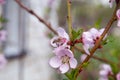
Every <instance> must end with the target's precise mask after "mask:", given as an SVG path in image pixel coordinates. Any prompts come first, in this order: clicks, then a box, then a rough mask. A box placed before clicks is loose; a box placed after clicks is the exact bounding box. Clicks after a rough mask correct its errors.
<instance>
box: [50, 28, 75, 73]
mask: <svg viewBox="0 0 120 80" xmlns="http://www.w3.org/2000/svg"><path fill="white" fill-rule="evenodd" d="M57 33H58V36H55V37H53V38H52V39H51V45H52V46H53V47H54V51H53V52H54V53H55V56H54V57H53V58H51V59H50V62H49V64H50V66H52V67H53V68H56V69H58V70H59V71H60V72H61V73H66V72H67V71H68V70H69V69H70V68H73V69H74V68H76V66H77V60H76V59H75V58H74V54H73V52H72V51H71V50H70V46H69V45H68V44H67V43H68V41H69V36H68V34H67V33H66V32H65V30H64V29H63V28H58V29H57Z"/></svg>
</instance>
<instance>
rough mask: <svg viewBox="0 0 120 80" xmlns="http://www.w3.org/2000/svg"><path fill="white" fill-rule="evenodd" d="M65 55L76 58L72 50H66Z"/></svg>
mask: <svg viewBox="0 0 120 80" xmlns="http://www.w3.org/2000/svg"><path fill="white" fill-rule="evenodd" d="M64 53H65V54H66V55H67V56H69V57H74V55H73V53H72V51H71V50H70V49H65V50H64Z"/></svg>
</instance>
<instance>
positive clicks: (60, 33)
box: [57, 27, 69, 40]
mask: <svg viewBox="0 0 120 80" xmlns="http://www.w3.org/2000/svg"><path fill="white" fill-rule="evenodd" d="M57 33H58V35H59V36H60V37H63V38H66V39H67V40H69V36H68V34H67V33H66V32H65V30H64V29H63V28H61V27H59V28H58V29H57Z"/></svg>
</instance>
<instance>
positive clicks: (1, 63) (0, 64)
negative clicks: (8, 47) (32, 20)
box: [0, 54, 7, 69]
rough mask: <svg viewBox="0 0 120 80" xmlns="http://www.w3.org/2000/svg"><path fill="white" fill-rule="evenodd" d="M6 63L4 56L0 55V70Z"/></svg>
mask: <svg viewBox="0 0 120 80" xmlns="http://www.w3.org/2000/svg"><path fill="white" fill-rule="evenodd" d="M6 63H7V60H6V59H5V56H4V55H3V54H0V69H3V68H4V67H5V65H6Z"/></svg>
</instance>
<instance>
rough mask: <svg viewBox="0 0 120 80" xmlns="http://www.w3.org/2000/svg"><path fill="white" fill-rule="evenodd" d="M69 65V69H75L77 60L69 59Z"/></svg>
mask: <svg viewBox="0 0 120 80" xmlns="http://www.w3.org/2000/svg"><path fill="white" fill-rule="evenodd" d="M69 63H70V67H71V68H76V66H77V60H76V59H75V58H70V61H69Z"/></svg>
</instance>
